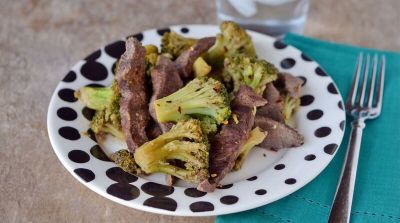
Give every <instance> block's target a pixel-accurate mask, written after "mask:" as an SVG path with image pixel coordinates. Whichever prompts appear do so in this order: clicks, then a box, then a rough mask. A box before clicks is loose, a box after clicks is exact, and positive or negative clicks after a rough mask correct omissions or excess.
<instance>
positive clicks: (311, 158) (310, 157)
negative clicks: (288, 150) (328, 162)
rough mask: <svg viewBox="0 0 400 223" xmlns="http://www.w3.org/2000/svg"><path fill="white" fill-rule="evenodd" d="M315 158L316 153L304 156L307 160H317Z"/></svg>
mask: <svg viewBox="0 0 400 223" xmlns="http://www.w3.org/2000/svg"><path fill="white" fill-rule="evenodd" d="M315 158H317V157H316V156H315V155H314V154H308V155H307V156H305V157H304V159H305V160H307V161H311V160H315Z"/></svg>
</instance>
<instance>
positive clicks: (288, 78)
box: [275, 73, 303, 98]
mask: <svg viewBox="0 0 400 223" xmlns="http://www.w3.org/2000/svg"><path fill="white" fill-rule="evenodd" d="M301 84H303V80H301V79H300V78H297V77H295V76H293V75H291V74H289V73H279V74H278V79H277V80H276V81H275V86H276V87H277V88H278V89H279V91H280V92H283V93H289V94H290V97H292V98H298V97H300V88H301Z"/></svg>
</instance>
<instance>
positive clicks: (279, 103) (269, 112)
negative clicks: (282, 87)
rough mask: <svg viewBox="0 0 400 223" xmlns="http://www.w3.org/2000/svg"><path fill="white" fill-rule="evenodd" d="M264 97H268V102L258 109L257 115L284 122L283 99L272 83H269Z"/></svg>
mask: <svg viewBox="0 0 400 223" xmlns="http://www.w3.org/2000/svg"><path fill="white" fill-rule="evenodd" d="M263 97H264V98H265V99H267V101H268V104H266V105H264V106H262V107H260V108H258V109H257V116H263V117H269V118H272V119H273V120H275V121H278V122H284V119H283V114H282V109H283V100H282V97H281V95H280V94H279V91H278V90H277V89H276V88H275V86H274V85H273V84H272V83H268V84H267V86H266V88H265V91H264V93H263Z"/></svg>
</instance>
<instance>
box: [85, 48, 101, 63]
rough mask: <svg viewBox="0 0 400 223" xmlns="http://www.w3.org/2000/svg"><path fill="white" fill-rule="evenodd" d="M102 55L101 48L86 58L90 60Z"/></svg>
mask: <svg viewBox="0 0 400 223" xmlns="http://www.w3.org/2000/svg"><path fill="white" fill-rule="evenodd" d="M100 56H101V50H96V51H95V52H93V53H92V54H90V55H89V56H87V57H85V59H84V60H86V61H88V60H96V59H98V58H99V57H100Z"/></svg>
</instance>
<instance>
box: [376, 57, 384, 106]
mask: <svg viewBox="0 0 400 223" xmlns="http://www.w3.org/2000/svg"><path fill="white" fill-rule="evenodd" d="M380 65H381V66H380V70H379V76H380V77H379V83H378V90H377V97H376V98H377V99H376V103H375V106H376V108H377V109H378V111H377V113H378V114H379V113H380V112H381V109H382V98H383V88H384V82H385V66H386V58H385V56H384V55H382V56H381V64H380Z"/></svg>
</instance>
